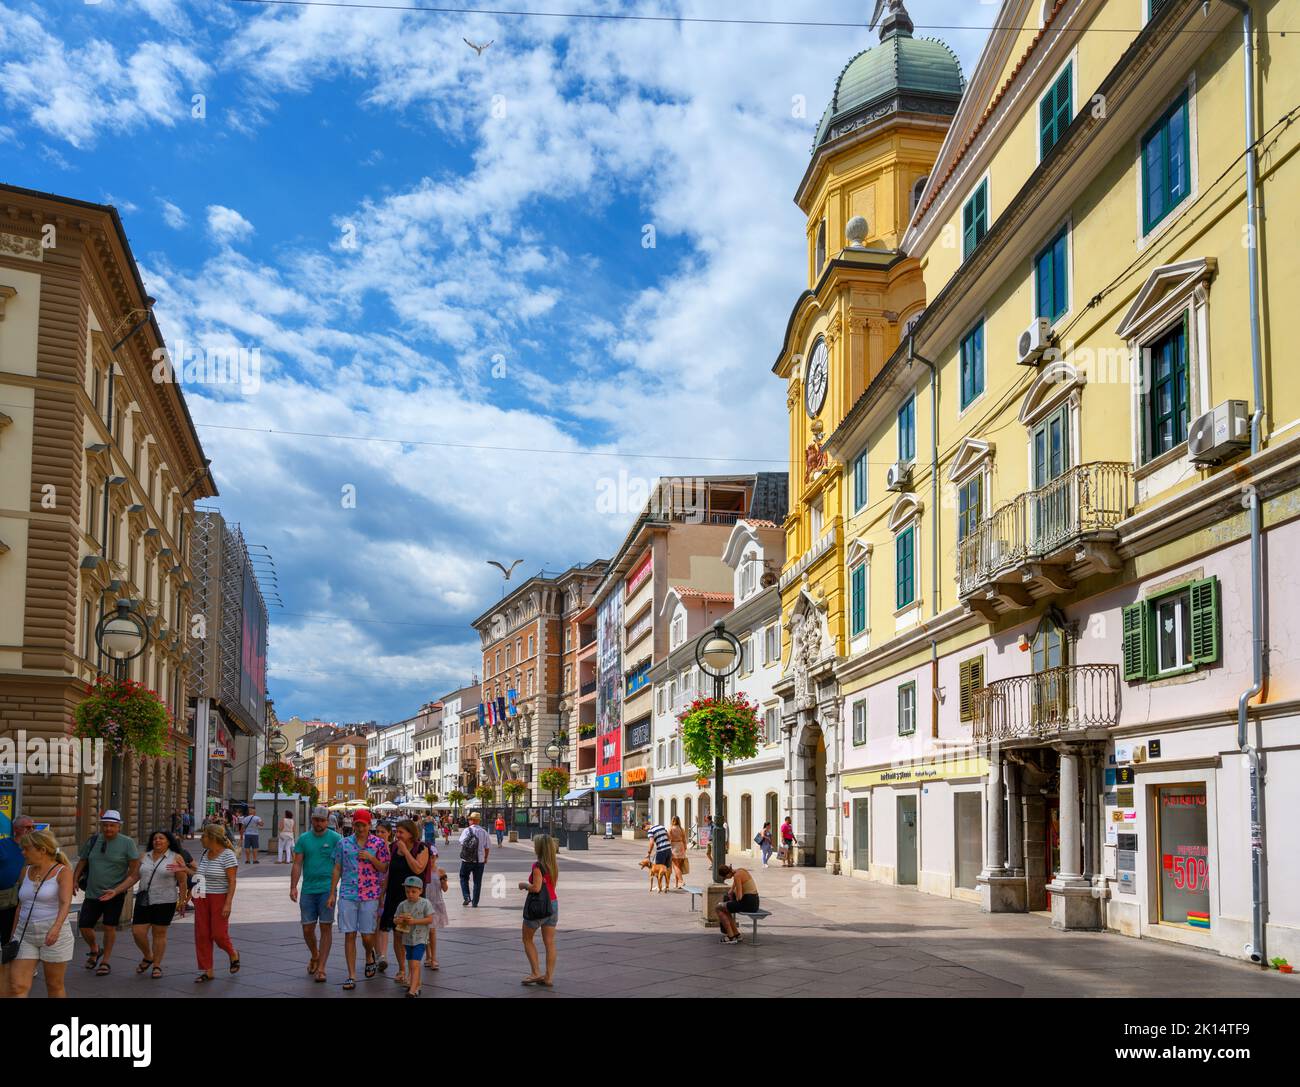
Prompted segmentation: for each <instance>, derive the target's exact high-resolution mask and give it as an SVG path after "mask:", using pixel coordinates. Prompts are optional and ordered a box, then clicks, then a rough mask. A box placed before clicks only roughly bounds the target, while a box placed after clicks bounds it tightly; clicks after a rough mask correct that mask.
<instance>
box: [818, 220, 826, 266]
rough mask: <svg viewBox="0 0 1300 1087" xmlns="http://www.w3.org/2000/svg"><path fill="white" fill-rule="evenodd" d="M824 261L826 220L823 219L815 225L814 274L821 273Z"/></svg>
mask: <svg viewBox="0 0 1300 1087" xmlns="http://www.w3.org/2000/svg"><path fill="white" fill-rule="evenodd" d="M825 263H826V220H825V219H823V220H822V221H821V222H820V223H819V224H818V226H817V264H816V268H817V271H816V274H817V275H821V274H822V266H823V265H824V264H825Z"/></svg>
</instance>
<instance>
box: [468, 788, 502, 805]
mask: <svg viewBox="0 0 1300 1087" xmlns="http://www.w3.org/2000/svg"><path fill="white" fill-rule="evenodd" d="M474 795H475V796H476V797H478V799H479V802H480V803H482V804H491V803H492V801H494V800H495V799H496V798H497V791H496V789H494V788H493V787H492V786H491V785H480V786H479V787H478V788H477V789H475V790H474Z"/></svg>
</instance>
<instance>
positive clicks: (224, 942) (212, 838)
mask: <svg viewBox="0 0 1300 1087" xmlns="http://www.w3.org/2000/svg"><path fill="white" fill-rule="evenodd" d="M203 847H204V852H203V856H202V857H200V858H199V864H198V877H199V879H198V883H197V884H196V885H195V887H194V954H195V956H196V957H197V958H198V960H199V970H200V973H199V976H198V977H196V978H195V979H194V982H195V984H202V983H203V982H205V981H211V980H212V945H213V944H216V945H217V946H218V947H219V948H221V950H222V951H224V952H225V953H226V954H227V955H229V956H230V972H231V973H232V974H237V973H239V965H240V963H239V954H238V952H236V951H235V945H234V944H232V943H231V942H230V910H231V907H232V906H233V905H234V901H235V881H236V879H237V877H238V875H239V858H238V857H236V856H235V851H234V850H233V849H231V848H230V843H229V842H228V841H227V840H226V834H225V830H224V828H222V827H220V826H218V825H216V824H213V825H211V826H207V827H204V828H203Z"/></svg>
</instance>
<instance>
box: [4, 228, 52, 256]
mask: <svg viewBox="0 0 1300 1087" xmlns="http://www.w3.org/2000/svg"><path fill="white" fill-rule="evenodd" d="M0 256H6V257H22V258H23V259H24V260H44V259H45V250H44V249H43V248H42V246H41V240H40V238H28V237H26V236H25V235H22V234H0Z"/></svg>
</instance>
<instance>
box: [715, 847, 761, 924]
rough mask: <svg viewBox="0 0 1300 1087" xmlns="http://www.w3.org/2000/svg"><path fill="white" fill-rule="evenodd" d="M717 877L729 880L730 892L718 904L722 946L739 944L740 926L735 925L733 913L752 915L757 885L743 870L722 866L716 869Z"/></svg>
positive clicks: (756, 907)
mask: <svg viewBox="0 0 1300 1087" xmlns="http://www.w3.org/2000/svg"><path fill="white" fill-rule="evenodd" d="M718 875H720V876H721V877H722V878H723V879H729V880H731V890H729V891H728V892H727V893H726V895H725V896H724V897H723V899H722V901H721V902H719V903H718V924H719V925H720V926H721V927H722V942H723V943H724V944H738V943H740V926H739V925H737V924H736V919H735V918H734V917H733V916H732V914H733V913H753V912H754V911H755V910H757V909H758V884H756V883H755V882H754V877H753V876H751V875H750V874H749V872H747V871H746V870H745V869H744V868H732V867H731V865H729V864H724V865H723V866H722V867H721V868H719V869H718Z"/></svg>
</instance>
